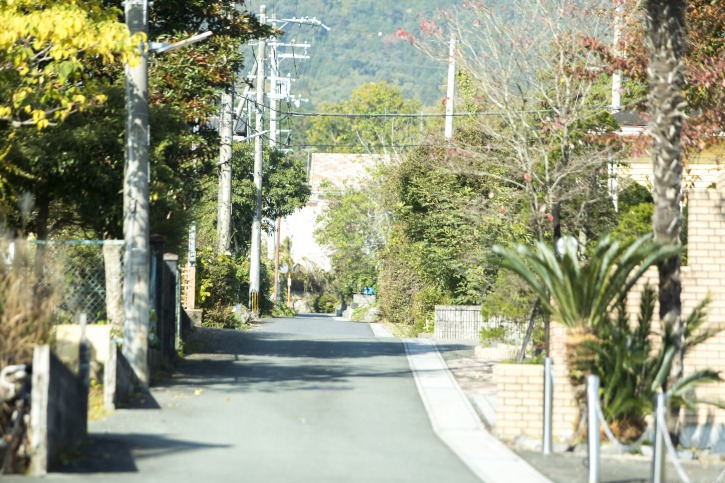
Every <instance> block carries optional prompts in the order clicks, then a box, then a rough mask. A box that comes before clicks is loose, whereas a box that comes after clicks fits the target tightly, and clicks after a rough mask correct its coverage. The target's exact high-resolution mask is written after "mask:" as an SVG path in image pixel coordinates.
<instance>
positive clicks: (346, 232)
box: [315, 181, 386, 298]
mask: <svg viewBox="0 0 725 483" xmlns="http://www.w3.org/2000/svg"><path fill="white" fill-rule="evenodd" d="M375 188H376V185H375V182H374V181H373V182H372V183H369V184H367V185H366V186H364V187H362V188H360V189H353V188H347V189H343V190H327V191H326V192H325V195H324V196H325V198H326V199H327V200H328V204H327V209H326V211H325V212H324V213H323V214H322V215H321V216H320V218H319V219H318V225H317V228H316V229H315V237H316V238H317V241H318V243H320V244H321V245H322V246H324V247H327V248H328V249H329V250H330V252H331V254H330V261H331V264H332V267H333V278H332V280H331V282H332V285H333V290H335V291H336V292H337V293H339V294H341V295H343V296H345V297H347V298H349V297H351V296H352V294H353V293H354V292H360V291H362V289H363V288H365V287H375V286H376V285H377V278H378V277H377V272H378V265H377V263H378V253H379V251H380V249H381V248H382V247H383V246H384V243H385V236H386V233H385V229H386V212H385V210H384V208H382V207H381V206H380V203H379V201H380V200H379V199H377V197H376V191H375ZM381 208H382V209H381Z"/></svg>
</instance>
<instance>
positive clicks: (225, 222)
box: [217, 90, 234, 254]
mask: <svg viewBox="0 0 725 483" xmlns="http://www.w3.org/2000/svg"><path fill="white" fill-rule="evenodd" d="M233 102H234V98H233V95H232V91H231V90H225V91H224V92H222V100H221V115H220V116H219V135H220V136H221V147H220V149H219V198H218V199H219V202H218V203H217V209H218V213H217V253H218V254H223V253H224V252H226V251H228V250H229V244H230V243H231V239H232V136H233V135H234V132H233V124H234V120H233V119H232V109H233Z"/></svg>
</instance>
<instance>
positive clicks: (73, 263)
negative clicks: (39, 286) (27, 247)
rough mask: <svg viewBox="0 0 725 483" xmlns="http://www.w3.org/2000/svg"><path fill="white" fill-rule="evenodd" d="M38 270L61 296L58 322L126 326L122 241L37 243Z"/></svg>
mask: <svg viewBox="0 0 725 483" xmlns="http://www.w3.org/2000/svg"><path fill="white" fill-rule="evenodd" d="M33 245H34V254H33V256H34V259H35V260H34V261H35V266H36V270H39V271H42V273H43V277H44V278H45V279H46V280H47V281H48V283H50V280H53V285H55V287H54V288H55V289H56V290H58V291H59V292H60V294H59V295H60V296H59V298H60V301H59V303H58V306H57V307H56V310H57V314H56V317H57V320H58V321H59V322H71V321H73V322H77V321H78V318H79V316H80V314H82V313H85V314H86V317H87V320H88V323H111V324H117V325H121V326H122V324H123V268H124V267H123V253H124V250H123V241H118V240H84V241H58V242H34V243H33Z"/></svg>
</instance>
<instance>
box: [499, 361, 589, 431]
mask: <svg viewBox="0 0 725 483" xmlns="http://www.w3.org/2000/svg"><path fill="white" fill-rule="evenodd" d="M493 377H494V381H495V383H496V435H497V436H498V437H500V438H503V439H513V438H515V437H517V436H525V437H528V438H533V439H541V438H542V436H543V430H544V366H542V365H533V364H497V365H496V366H494V369H493ZM576 421H577V411H576V407H575V405H574V396H573V393H572V391H571V386H570V385H569V381H568V378H567V373H566V369H565V368H564V366H563V365H555V366H554V405H553V426H552V432H553V436H554V439H555V440H557V441H564V440H566V439H568V438H569V437H570V436H571V435H572V434H574V432H575V431H576V427H575V426H576Z"/></svg>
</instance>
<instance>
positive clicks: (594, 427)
mask: <svg viewBox="0 0 725 483" xmlns="http://www.w3.org/2000/svg"><path fill="white" fill-rule="evenodd" d="M598 404H599V376H594V375H590V376H589V377H588V379H587V416H588V418H587V446H588V447H589V483H599V478H600V469H599V418H598V415H597V405H598Z"/></svg>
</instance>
